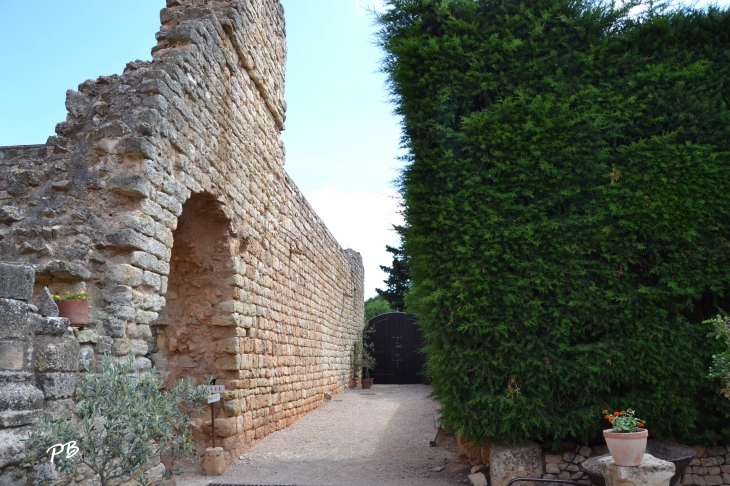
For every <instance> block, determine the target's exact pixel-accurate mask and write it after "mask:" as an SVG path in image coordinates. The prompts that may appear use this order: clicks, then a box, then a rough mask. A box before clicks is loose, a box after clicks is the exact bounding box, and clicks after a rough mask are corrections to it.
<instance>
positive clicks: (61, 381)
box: [37, 373, 79, 400]
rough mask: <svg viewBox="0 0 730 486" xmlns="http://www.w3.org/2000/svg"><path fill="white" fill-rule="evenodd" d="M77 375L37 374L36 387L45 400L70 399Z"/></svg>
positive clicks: (74, 388)
mask: <svg viewBox="0 0 730 486" xmlns="http://www.w3.org/2000/svg"><path fill="white" fill-rule="evenodd" d="M78 377H79V375H78V374H77V373H38V375H37V381H38V387H39V388H40V389H41V390H42V391H43V394H44V395H45V397H46V399H53V400H57V399H59V398H71V397H72V396H73V394H74V391H75V390H76V383H77V381H78Z"/></svg>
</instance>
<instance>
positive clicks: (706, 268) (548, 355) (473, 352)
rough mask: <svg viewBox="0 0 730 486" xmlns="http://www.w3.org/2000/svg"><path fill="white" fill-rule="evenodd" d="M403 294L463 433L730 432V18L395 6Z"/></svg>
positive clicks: (390, 24) (384, 34)
mask: <svg viewBox="0 0 730 486" xmlns="http://www.w3.org/2000/svg"><path fill="white" fill-rule="evenodd" d="M388 4H389V7H390V8H389V9H388V10H386V12H385V13H383V14H382V15H380V16H379V25H380V32H379V43H380V45H381V46H382V48H383V49H384V51H385V58H384V63H383V69H384V71H385V72H386V73H387V74H388V76H389V81H390V87H391V90H392V94H393V101H394V103H395V105H396V111H397V113H399V114H400V115H402V117H403V132H404V138H403V139H404V144H405V146H406V148H407V149H408V155H407V157H406V160H407V162H408V163H407V165H406V168H405V169H404V171H403V174H402V177H401V180H400V183H401V192H402V194H403V198H404V203H405V211H404V216H405V221H406V226H405V228H404V230H403V241H404V247H403V250H404V252H405V260H406V261H408V262H409V266H410V271H411V278H412V281H411V287H410V290H409V292H408V293H407V294H406V305H407V309H408V311H409V312H414V313H416V314H417V315H418V318H419V323H420V325H421V327H422V329H423V332H424V337H425V340H426V342H427V346H426V352H427V356H428V361H429V366H430V369H431V372H432V374H433V378H434V381H433V386H434V392H435V395H436V397H437V398H438V400H439V401H440V402H441V405H442V408H443V420H444V423H445V424H446V425H448V426H451V427H452V428H454V429H455V430H456V431H458V432H459V433H461V434H462V435H465V436H466V437H467V438H469V439H472V440H475V441H480V440H482V439H484V438H485V437H489V438H497V439H509V440H523V439H533V440H540V441H546V442H550V441H560V440H562V439H564V438H567V437H575V438H578V439H580V440H583V441H589V440H592V439H599V438H600V430H601V426H602V421H601V415H600V411H601V410H602V409H611V410H622V409H625V408H626V407H628V406H632V407H633V408H635V409H637V410H641V411H642V417H644V418H646V420H647V421H648V423H649V424H650V425H651V432H652V433H654V434H656V435H658V436H674V437H676V438H677V439H679V440H683V441H687V442H689V443H698V442H710V441H712V440H717V439H722V438H723V437H728V436H730V422H729V421H728V416H729V415H730V407H729V406H728V403H727V401H726V400H724V398H722V396H721V395H720V394H719V393H718V392H717V391H716V388H717V387H715V386H714V384H713V383H712V382H711V380H709V379H708V378H707V376H706V374H707V369H708V367H709V364H710V361H711V355H712V354H713V353H716V352H717V345H718V343H717V341H715V340H710V339H708V338H707V336H706V334H707V330H706V328H703V326H702V325H701V322H702V320H703V319H706V318H707V317H709V316H711V315H714V314H715V313H716V309H717V308H718V307H726V308H727V307H728V303H727V300H726V296H727V295H728V291H729V290H730V191H728V187H730V111H729V110H728V101H730V83H728V82H727V80H728V79H730V13H729V12H728V11H727V10H725V11H720V10H718V9H715V8H710V9H708V10H706V11H692V10H688V9H678V10H673V11H657V10H651V9H650V10H649V11H647V13H646V14H644V15H643V16H640V17H630V16H629V15H628V10H629V9H630V8H631V7H632V5H626V7H625V8H621V9H613V8H611V7H610V6H607V3H606V2H590V1H587V0H575V1H572V0H529V1H523V0H520V1H516V0H515V1H512V0H505V1H496V0H390V1H389V2H388Z"/></svg>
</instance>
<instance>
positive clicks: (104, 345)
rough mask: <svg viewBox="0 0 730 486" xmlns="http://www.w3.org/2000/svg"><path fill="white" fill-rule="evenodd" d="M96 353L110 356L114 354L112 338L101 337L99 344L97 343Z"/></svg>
mask: <svg viewBox="0 0 730 486" xmlns="http://www.w3.org/2000/svg"><path fill="white" fill-rule="evenodd" d="M96 352H97V353H99V354H109V353H111V352H112V338H111V337H109V336H99V342H98V343H96Z"/></svg>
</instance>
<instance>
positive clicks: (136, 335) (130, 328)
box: [127, 322, 152, 339]
mask: <svg viewBox="0 0 730 486" xmlns="http://www.w3.org/2000/svg"><path fill="white" fill-rule="evenodd" d="M127 337H128V338H130V339H147V338H150V337H152V330H151V329H150V326H148V325H146V324H137V323H134V322H131V323H129V324H127Z"/></svg>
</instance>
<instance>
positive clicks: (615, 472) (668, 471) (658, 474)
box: [598, 454, 675, 486]
mask: <svg viewBox="0 0 730 486" xmlns="http://www.w3.org/2000/svg"><path fill="white" fill-rule="evenodd" d="M598 470H599V471H601V474H603V477H604V478H605V480H606V486H631V485H635V486H669V481H670V479H672V476H674V471H675V468H674V463H671V462H667V461H662V460H661V459H657V458H656V457H654V456H652V455H651V454H644V458H643V459H642V460H641V465H639V466H637V467H625V466H617V465H616V463H615V462H614V461H613V458H612V457H611V456H608V457H605V458H601V459H599V460H598Z"/></svg>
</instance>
